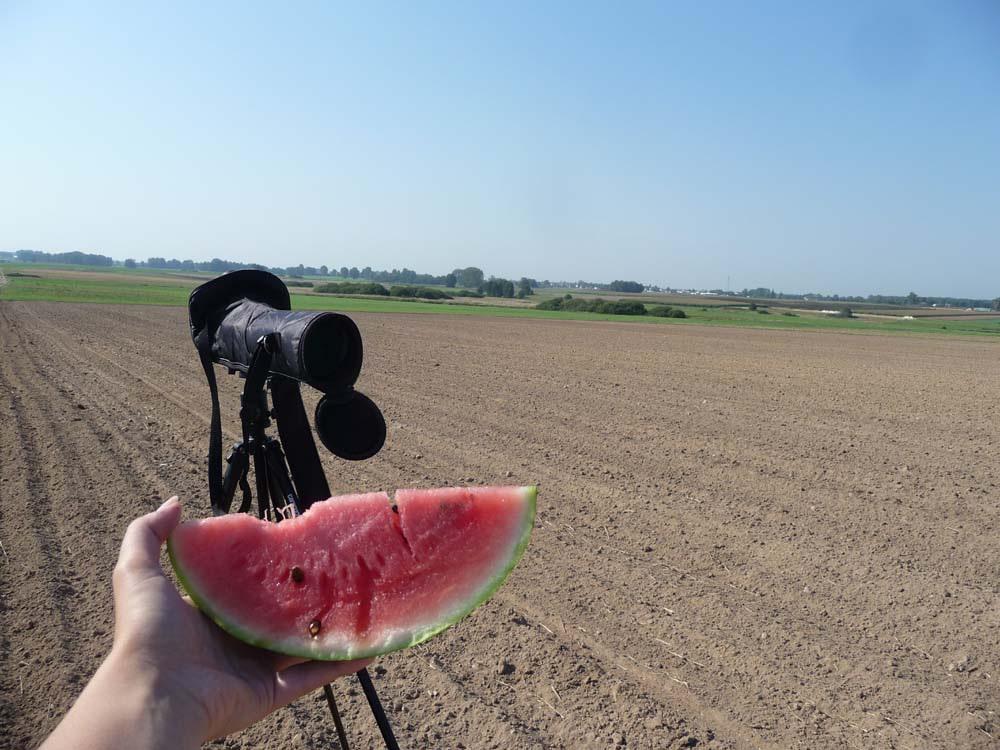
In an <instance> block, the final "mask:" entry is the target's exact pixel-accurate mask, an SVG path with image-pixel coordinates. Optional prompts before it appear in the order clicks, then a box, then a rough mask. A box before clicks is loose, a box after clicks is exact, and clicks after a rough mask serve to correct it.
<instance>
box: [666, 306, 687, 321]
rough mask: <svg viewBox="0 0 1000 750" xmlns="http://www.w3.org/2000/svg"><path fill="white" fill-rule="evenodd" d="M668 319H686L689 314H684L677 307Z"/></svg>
mask: <svg viewBox="0 0 1000 750" xmlns="http://www.w3.org/2000/svg"><path fill="white" fill-rule="evenodd" d="M667 317H668V318H686V317H687V313H686V312H684V311H683V310H681V309H680V308H679V307H675V308H674V309H673V310H671V311H670V315H668V316H667Z"/></svg>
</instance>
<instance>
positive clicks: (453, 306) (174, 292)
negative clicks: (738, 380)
mask: <svg viewBox="0 0 1000 750" xmlns="http://www.w3.org/2000/svg"><path fill="white" fill-rule="evenodd" d="M0 272H3V273H5V274H6V275H7V280H8V283H7V284H6V285H5V286H3V287H2V288H0V300H4V299H6V300H11V301H43V302H88V303H113V304H134V305H167V306H186V305H187V299H188V295H189V294H190V293H191V290H192V289H193V288H194V287H195V286H197V285H198V284H201V283H204V282H205V281H207V280H208V279H210V278H212V277H213V274H211V273H207V272H205V273H176V272H171V271H153V270H149V269H137V270H130V269H124V268H122V267H111V268H108V269H98V270H95V269H94V268H92V267H87V266H79V267H74V266H57V265H45V264H33V263H6V264H2V265H0ZM328 279H333V280H338V279H340V277H310V279H309V280H310V281H315V282H322V281H325V280H328ZM289 291H290V292H291V294H292V307H293V308H294V309H304V310H339V311H343V312H398V313H402V312H406V313H441V314H452V315H479V316H492V317H523V318H540V319H550V320H560V319H561V320H594V321H596V320H607V321H623V322H624V321H627V322H630V323H635V322H640V323H646V324H650V325H724V326H741V327H754V328H777V329H788V328H790V329H815V330H819V329H825V330H851V331H861V332H864V331H868V332H878V333H926V334H962V335H978V336H1000V316H997V315H990V314H983V313H964V311H962V310H928V308H919V309H913V310H910V309H906V308H888V307H887V306H884V305H883V306H878V305H865V304H855V303H850V306H851V307H852V309H854V310H855V312H857V313H859V317H856V318H853V319H844V318H837V317H834V316H831V315H826V314H822V313H819V312H817V311H815V310H807V309H802V307H801V305H802V304H803V303H798V302H796V301H794V300H758V301H757V304H758V305H759V306H760V308H761V309H759V310H749V309H747V306H748V304H749V302H750V300H746V299H741V298H731V297H730V298H725V297H698V296H694V295H683V294H641V295H629V294H620V293H608V292H595V291H591V290H577V289H569V290H565V289H541V290H538V292H537V293H536V294H535V295H533V296H532V297H530V298H528V299H526V300H518V299H511V300H500V299H496V298H485V299H470V298H458V299H455V300H448V301H435V302H432V301H416V300H409V299H400V298H385V297H364V296H340V295H325V294H318V293H316V292H314V291H312V290H311V289H309V288H304V287H291V288H290V289H289ZM563 294H572V295H573V296H574V297H603V298H605V299H635V300H639V301H642V302H644V303H646V304H668V305H672V306H677V307H681V308H682V309H683V310H684V312H685V313H686V314H687V316H688V317H687V318H686V319H674V318H656V317H646V316H620V315H602V314H596V313H584V312H562V311H545V310H535V309H534V305H535V304H537V303H538V302H540V301H542V300H544V299H548V298H551V297H555V296H561V295H563ZM824 304H825V303H824ZM829 304H830V305H833V304H834V303H829ZM797 305H798V307H797ZM762 311H763V312H762ZM890 312H892V313H893V314H892V315H890V314H889V313H890ZM903 315H912V316H913V317H914V319H913V320H906V319H904V318H903V317H902V316H903ZM931 316H940V319H938V318H936V317H935V318H932V317H931Z"/></svg>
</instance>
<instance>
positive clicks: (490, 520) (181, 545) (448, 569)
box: [167, 487, 536, 659]
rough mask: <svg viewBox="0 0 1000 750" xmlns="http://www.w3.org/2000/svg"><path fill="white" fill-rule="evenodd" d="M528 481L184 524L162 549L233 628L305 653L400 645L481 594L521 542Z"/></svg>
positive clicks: (436, 627)
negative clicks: (293, 514)
mask: <svg viewBox="0 0 1000 750" xmlns="http://www.w3.org/2000/svg"><path fill="white" fill-rule="evenodd" d="M535 494H536V492H535V488H534V487H473V488H451V489H438V490H398V491H397V492H396V494H395V499H394V500H390V499H389V496H388V495H387V494H386V493H384V492H377V493H369V494H363V495H344V496H341V497H332V498H330V499H329V500H325V501H323V502H319V503H315V504H314V505H313V506H312V507H311V508H310V509H309V510H308V511H307V512H306V513H305V514H303V515H302V516H299V517H297V518H292V519H289V520H286V521H282V522H281V523H270V522H266V521H261V520H260V519H258V518H256V517H254V516H250V515H247V514H232V515H228V516H220V517H217V518H209V519H204V520H199V521H188V522H186V523H183V524H181V525H180V526H179V527H178V528H177V529H176V530H175V531H174V533H173V534H172V535H171V536H170V539H169V540H168V545H167V546H168V550H169V553H170V560H171V562H172V563H173V566H174V570H175V571H176V572H177V576H178V578H179V579H180V581H181V584H182V585H183V586H184V588H185V589H186V590H187V592H188V594H190V596H191V599H192V600H193V601H194V602H195V603H196V604H197V605H198V607H199V608H200V609H201V610H202V611H203V612H205V613H206V614H207V615H208V616H209V617H211V618H212V619H213V620H215V622H217V623H218V624H219V625H220V626H221V627H222V628H223V629H225V630H226V631H228V632H229V633H231V634H232V635H234V636H236V637H237V638H239V639H241V640H243V641H246V642H247V643H251V644H254V645H257V646H262V647H264V648H268V649H271V650H272V651H278V652H280V653H286V654H293V655H297V656H304V657H308V658H312V659H355V658H359V657H364V656H373V655H377V654H384V653H387V652H389V651H395V650H397V649H401V648H406V647H407V646H412V645H415V644H417V643H420V642H421V641H425V640H427V639H428V638H430V637H431V636H433V635H435V634H437V633H439V632H441V631H442V630H444V629H445V628H447V627H449V626H450V625H452V624H454V623H455V622H457V621H458V620H460V619H461V618H462V617H464V616H465V615H467V614H468V613H469V612H471V611H472V610H473V609H475V607H477V606H478V605H479V604H481V603H482V602H484V601H486V599H488V598H489V597H490V596H491V595H492V594H493V592H494V591H496V589H497V588H498V587H499V586H500V584H501V583H502V582H503V580H504V579H505V578H506V577H507V574H508V573H509V572H510V571H511V569H513V567H514V565H515V564H516V563H517V561H518V559H519V558H520V557H521V554H522V553H523V552H524V549H525V547H526V546H527V543H528V539H529V537H530V535H531V528H532V525H533V523H534V517H535Z"/></svg>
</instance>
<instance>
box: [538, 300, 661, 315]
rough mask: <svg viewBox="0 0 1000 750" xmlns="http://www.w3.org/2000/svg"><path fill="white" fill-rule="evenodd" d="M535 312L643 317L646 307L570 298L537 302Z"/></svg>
mask: <svg viewBox="0 0 1000 750" xmlns="http://www.w3.org/2000/svg"><path fill="white" fill-rule="evenodd" d="M535 309H536V310H564V311H567V312H592V313H601V314H603V315H645V314H646V306H645V305H644V304H642V303H641V302H629V301H626V300H619V301H618V302H613V301H609V300H606V299H601V298H600V297H598V298H597V299H594V300H586V299H579V298H577V299H573V298H572V297H570V298H569V299H566V298H565V297H563V298H562V299H560V298H558V297H556V298H554V299H547V300H545V301H544V302H539V303H538V304H537V305H535Z"/></svg>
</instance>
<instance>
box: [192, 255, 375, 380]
mask: <svg viewBox="0 0 1000 750" xmlns="http://www.w3.org/2000/svg"><path fill="white" fill-rule="evenodd" d="M188 307H189V311H190V316H191V335H192V337H193V338H194V340H195V344H196V345H197V346H198V348H199V350H200V351H205V350H206V349H207V350H208V351H209V352H210V358H211V359H212V361H213V362H216V363H218V364H221V365H225V366H226V367H229V368H230V369H233V370H239V371H240V372H243V373H246V371H247V368H248V367H249V366H250V361H251V360H252V358H253V354H254V351H255V349H256V348H257V340H258V339H259V338H260V337H261V336H266V335H267V334H270V333H277V334H278V341H279V343H278V348H277V351H276V352H275V353H274V357H273V359H272V361H271V372H272V373H273V374H276V375H284V376H285V377H289V378H292V379H294V380H298V381H300V382H303V383H307V384H308V385H311V386H312V387H313V388H316V389H318V390H321V391H323V392H324V393H336V392H340V391H344V390H345V389H348V388H350V387H351V386H352V385H354V383H355V381H356V380H357V379H358V375H359V374H360V372H361V361H362V359H363V350H362V345H361V333H360V332H359V331H358V327H357V326H356V325H355V324H354V321H353V320H351V319H350V318H348V317H347V316H346V315H341V314H340V313H333V312H292V311H291V309H290V308H291V300H290V298H289V296H288V289H287V288H286V287H285V285H284V284H283V283H282V281H281V279H279V278H278V277H277V276H274V275H273V274H270V273H268V272H266V271H253V270H247V271H234V272H232V273H228V274H225V275H224V276H220V277H218V278H217V279H212V281H209V282H207V283H206V284H202V285H201V286H200V287H198V288H197V289H195V290H194V292H192V294H191V299H190V302H189V306H188Z"/></svg>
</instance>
